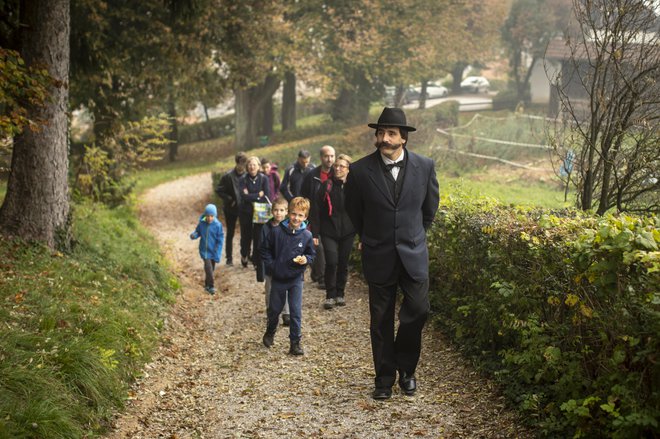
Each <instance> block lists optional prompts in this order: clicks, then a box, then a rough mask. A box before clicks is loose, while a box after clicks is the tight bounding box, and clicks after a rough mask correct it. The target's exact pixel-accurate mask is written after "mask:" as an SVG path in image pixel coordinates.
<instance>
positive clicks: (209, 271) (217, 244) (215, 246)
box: [190, 204, 225, 294]
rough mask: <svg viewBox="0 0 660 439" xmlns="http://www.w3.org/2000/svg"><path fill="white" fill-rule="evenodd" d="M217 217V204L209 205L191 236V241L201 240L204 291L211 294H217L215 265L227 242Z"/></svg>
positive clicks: (200, 253) (200, 250)
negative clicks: (214, 277)
mask: <svg viewBox="0 0 660 439" xmlns="http://www.w3.org/2000/svg"><path fill="white" fill-rule="evenodd" d="M217 216H218V208H217V207H215V204H207V205H206V208H205V209H204V213H203V214H202V215H201V216H200V217H199V222H198V223H197V227H196V228H195V231H194V232H192V233H191V234H190V239H198V238H199V256H200V257H201V258H202V261H204V274H205V277H204V290H205V291H206V292H208V293H209V294H215V285H214V282H213V272H214V271H215V264H217V263H218V262H220V254H221V253H222V244H223V243H224V240H225V233H224V230H223V229H222V224H221V223H220V221H218V218H217Z"/></svg>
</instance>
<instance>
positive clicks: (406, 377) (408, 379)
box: [399, 372, 417, 396]
mask: <svg viewBox="0 0 660 439" xmlns="http://www.w3.org/2000/svg"><path fill="white" fill-rule="evenodd" d="M399 387H401V390H402V391H403V393H405V394H406V395H408V396H413V395H414V394H415V391H416V390H417V380H416V379H415V375H413V374H409V373H406V372H399Z"/></svg>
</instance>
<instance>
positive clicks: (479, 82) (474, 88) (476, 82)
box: [461, 76, 490, 93]
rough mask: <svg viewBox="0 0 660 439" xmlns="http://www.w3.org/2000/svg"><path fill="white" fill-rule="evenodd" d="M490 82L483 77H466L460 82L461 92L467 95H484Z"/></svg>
mask: <svg viewBox="0 0 660 439" xmlns="http://www.w3.org/2000/svg"><path fill="white" fill-rule="evenodd" d="M489 87H490V82H488V79H486V78H484V77H483V76H468V77H467V78H465V79H464V80H463V81H461V91H465V92H468V93H486V92H487V91H488V88H489Z"/></svg>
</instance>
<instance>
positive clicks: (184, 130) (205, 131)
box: [179, 114, 234, 144]
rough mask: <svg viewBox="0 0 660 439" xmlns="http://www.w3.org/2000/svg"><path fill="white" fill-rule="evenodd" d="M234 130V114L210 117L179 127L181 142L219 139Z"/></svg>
mask: <svg viewBox="0 0 660 439" xmlns="http://www.w3.org/2000/svg"><path fill="white" fill-rule="evenodd" d="M233 132H234V115H233V114H229V115H226V116H222V117H218V118H215V119H210V120H207V121H203V122H198V123H195V124H191V125H181V126H180V127H179V143H180V144H183V143H193V142H201V141H202V140H210V139H217V138H218V137H223V136H227V135H229V134H232V133H233Z"/></svg>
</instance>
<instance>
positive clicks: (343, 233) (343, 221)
mask: <svg viewBox="0 0 660 439" xmlns="http://www.w3.org/2000/svg"><path fill="white" fill-rule="evenodd" d="M344 187H345V184H344V182H342V181H341V180H337V179H335V178H334V177H330V178H329V179H327V180H326V181H324V182H323V183H322V184H321V186H320V187H319V189H318V191H317V192H316V195H315V196H314V203H312V214H311V216H312V224H313V225H314V226H313V228H312V234H313V235H314V237H315V238H318V237H319V236H327V237H329V238H332V239H343V238H346V237H347V236H350V235H354V234H355V227H353V222H352V221H351V218H350V217H349V216H348V212H347V211H346V205H345V195H344ZM328 188H329V189H330V190H329V191H328ZM328 197H329V198H330V199H329V200H328ZM330 205H332V215H330Z"/></svg>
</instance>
